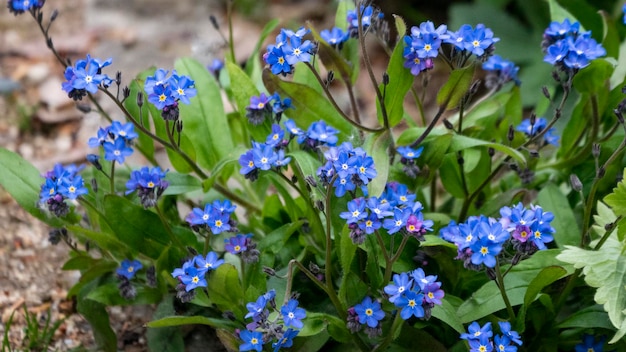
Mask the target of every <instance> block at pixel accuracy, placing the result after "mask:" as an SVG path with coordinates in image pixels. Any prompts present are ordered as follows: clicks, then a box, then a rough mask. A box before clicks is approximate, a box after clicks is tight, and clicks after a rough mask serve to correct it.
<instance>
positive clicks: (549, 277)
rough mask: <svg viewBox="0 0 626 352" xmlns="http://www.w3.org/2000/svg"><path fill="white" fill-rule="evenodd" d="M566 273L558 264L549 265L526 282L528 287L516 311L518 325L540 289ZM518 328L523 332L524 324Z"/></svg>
mask: <svg viewBox="0 0 626 352" xmlns="http://www.w3.org/2000/svg"><path fill="white" fill-rule="evenodd" d="M566 274H567V270H565V269H563V268H562V267H560V266H549V267H547V268H544V269H543V270H542V271H540V272H539V274H538V275H537V276H535V278H534V279H533V280H532V281H531V282H530V284H528V289H527V290H526V294H524V304H523V306H522V308H521V309H520V311H519V313H518V315H519V318H518V319H517V321H518V325H520V324H524V322H525V317H526V311H527V310H528V307H530V305H531V304H532V303H533V302H534V301H535V299H537V296H538V295H539V294H540V293H541V290H543V289H544V287H546V286H548V285H550V284H552V283H553V282H555V281H556V280H558V279H560V278H562V277H564V276H565V275H566ZM518 329H519V330H518V331H520V332H523V331H524V330H525V326H522V327H521V328H519V327H518Z"/></svg>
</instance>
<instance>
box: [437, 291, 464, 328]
mask: <svg viewBox="0 0 626 352" xmlns="http://www.w3.org/2000/svg"><path fill="white" fill-rule="evenodd" d="M456 310H457V307H455V306H454V305H452V303H450V302H449V301H448V299H447V297H444V298H443V299H442V300H441V305H435V307H433V310H432V314H433V317H435V318H437V319H439V320H441V321H443V322H444V323H446V324H448V325H449V326H450V327H451V328H453V329H454V330H456V331H457V332H458V333H459V334H462V333H464V332H466V331H465V328H464V327H463V324H461V322H460V320H459V317H458V316H457V314H456Z"/></svg>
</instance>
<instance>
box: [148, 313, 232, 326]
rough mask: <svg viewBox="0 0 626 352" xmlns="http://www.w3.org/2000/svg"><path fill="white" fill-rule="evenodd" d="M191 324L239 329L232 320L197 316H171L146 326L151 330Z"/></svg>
mask: <svg viewBox="0 0 626 352" xmlns="http://www.w3.org/2000/svg"><path fill="white" fill-rule="evenodd" d="M191 324H200V325H208V326H211V327H214V328H224V329H232V328H234V327H237V325H236V324H234V323H233V322H232V321H230V320H224V319H216V318H210V317H203V316H199V315H195V316H190V317H187V316H169V317H164V318H161V319H158V320H153V321H151V322H149V323H148V324H146V325H147V326H148V327H149V328H162V327H166V326H180V325H191Z"/></svg>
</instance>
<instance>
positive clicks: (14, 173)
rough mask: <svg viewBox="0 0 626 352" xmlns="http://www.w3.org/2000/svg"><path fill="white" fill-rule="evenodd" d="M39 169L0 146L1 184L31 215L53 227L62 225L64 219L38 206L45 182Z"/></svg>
mask: <svg viewBox="0 0 626 352" xmlns="http://www.w3.org/2000/svg"><path fill="white" fill-rule="evenodd" d="M44 181H45V180H44V178H43V177H42V176H41V174H40V173H39V171H38V170H37V169H36V168H35V167H34V166H33V165H31V164H30V163H29V162H28V161H26V160H24V158H22V157H21V156H19V155H18V154H16V153H14V152H12V151H10V150H7V149H5V148H0V185H2V187H3V188H4V189H5V190H6V191H7V192H9V194H10V195H11V197H13V199H15V200H16V201H17V203H18V204H19V205H20V206H21V207H22V208H23V209H24V210H26V211H27V212H29V213H30V214H31V215H33V216H34V217H36V218H37V219H39V220H41V221H43V222H45V223H46V224H48V225H50V226H53V227H62V226H63V223H64V222H63V220H61V219H59V218H57V217H54V216H52V215H51V214H48V213H47V212H45V211H43V210H42V209H40V208H39V207H38V206H37V203H38V202H39V191H40V189H41V185H42V184H43V183H44Z"/></svg>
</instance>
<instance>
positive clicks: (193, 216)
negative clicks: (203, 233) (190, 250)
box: [185, 199, 237, 235]
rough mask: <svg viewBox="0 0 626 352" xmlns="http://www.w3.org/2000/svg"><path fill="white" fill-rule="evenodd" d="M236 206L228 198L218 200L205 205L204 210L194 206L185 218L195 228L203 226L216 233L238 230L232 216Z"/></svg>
mask: <svg viewBox="0 0 626 352" xmlns="http://www.w3.org/2000/svg"><path fill="white" fill-rule="evenodd" d="M236 207H237V206H236V205H233V204H232V203H231V202H230V200H228V199H225V200H224V201H223V202H220V201H219V200H216V201H214V202H213V203H207V204H206V205H205V206H204V210H203V209H200V208H193V209H192V210H191V213H189V215H187V217H186V218H185V221H187V222H188V223H189V225H190V226H191V228H192V229H194V230H199V229H201V228H204V229H209V230H210V231H211V233H212V234H214V235H218V234H220V233H222V232H230V231H236V224H235V220H234V219H231V217H230V215H231V214H232V213H233V212H234V211H235V208H236Z"/></svg>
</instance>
